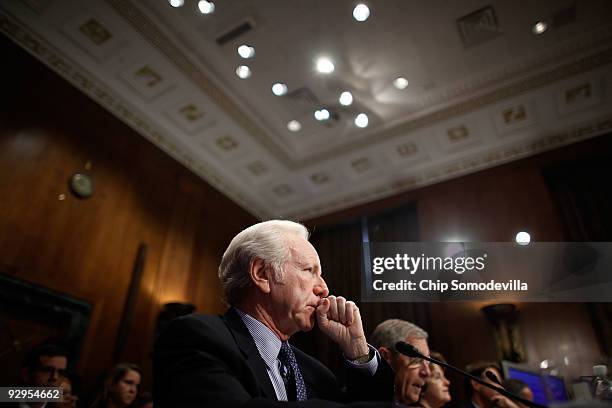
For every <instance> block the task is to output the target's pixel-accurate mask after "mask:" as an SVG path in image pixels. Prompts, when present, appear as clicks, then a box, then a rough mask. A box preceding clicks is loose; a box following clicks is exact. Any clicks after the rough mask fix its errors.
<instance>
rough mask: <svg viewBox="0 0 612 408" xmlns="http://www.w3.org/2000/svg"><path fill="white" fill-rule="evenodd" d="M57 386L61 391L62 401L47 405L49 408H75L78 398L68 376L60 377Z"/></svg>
mask: <svg viewBox="0 0 612 408" xmlns="http://www.w3.org/2000/svg"><path fill="white" fill-rule="evenodd" d="M58 385H59V387H60V388H61V389H62V400H61V401H59V402H54V403H51V404H49V408H76V407H77V401H78V399H79V397H78V396H77V394H76V391H75V389H74V387H73V381H72V380H71V379H70V376H68V375H67V376H63V377H61V378H60V381H59V384H58Z"/></svg>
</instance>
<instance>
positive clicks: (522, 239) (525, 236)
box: [515, 231, 531, 245]
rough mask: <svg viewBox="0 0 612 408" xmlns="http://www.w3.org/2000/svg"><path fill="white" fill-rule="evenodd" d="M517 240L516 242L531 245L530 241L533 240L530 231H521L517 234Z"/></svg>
mask: <svg viewBox="0 0 612 408" xmlns="http://www.w3.org/2000/svg"><path fill="white" fill-rule="evenodd" d="M515 240H516V243H517V244H519V245H529V242H531V236H530V235H529V233H527V232H525V231H521V232H519V233H518V234H516V238H515Z"/></svg>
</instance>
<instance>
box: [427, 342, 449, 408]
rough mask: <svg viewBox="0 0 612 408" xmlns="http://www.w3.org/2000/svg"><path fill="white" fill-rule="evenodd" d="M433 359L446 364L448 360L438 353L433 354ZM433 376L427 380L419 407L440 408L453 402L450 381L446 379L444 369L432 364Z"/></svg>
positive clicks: (433, 352)
mask: <svg viewBox="0 0 612 408" xmlns="http://www.w3.org/2000/svg"><path fill="white" fill-rule="evenodd" d="M431 357H432V358H434V359H436V360H439V361H442V362H444V363H446V359H445V358H444V356H442V354H440V353H438V352H437V351H432V352H431ZM430 367H431V375H430V376H429V377H427V378H426V379H425V388H424V389H423V392H422V393H421V399H420V400H419V405H420V406H422V407H425V408H439V407H441V406H443V405H446V404H448V403H449V402H450V400H451V395H450V390H449V388H448V387H449V386H450V381H449V380H448V379H447V378H446V375H445V373H444V369H443V368H442V367H440V366H439V365H437V364H431V365H430Z"/></svg>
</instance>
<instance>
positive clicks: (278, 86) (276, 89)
mask: <svg viewBox="0 0 612 408" xmlns="http://www.w3.org/2000/svg"><path fill="white" fill-rule="evenodd" d="M272 93H273V94H274V95H276V96H283V95H284V94H286V93H287V85H285V84H283V83H280V82H277V83H275V84H274V85H272Z"/></svg>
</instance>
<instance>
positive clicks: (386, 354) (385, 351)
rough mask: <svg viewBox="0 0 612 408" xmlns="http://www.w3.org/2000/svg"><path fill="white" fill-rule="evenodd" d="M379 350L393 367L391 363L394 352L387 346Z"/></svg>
mask: <svg viewBox="0 0 612 408" xmlns="http://www.w3.org/2000/svg"><path fill="white" fill-rule="evenodd" d="M378 352H379V353H380V356H381V357H382V358H384V359H385V361H386V362H387V363H389V365H390V366H391V367H393V364H391V357H392V356H393V352H392V351H391V350H389V349H388V348H387V347H379V348H378Z"/></svg>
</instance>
